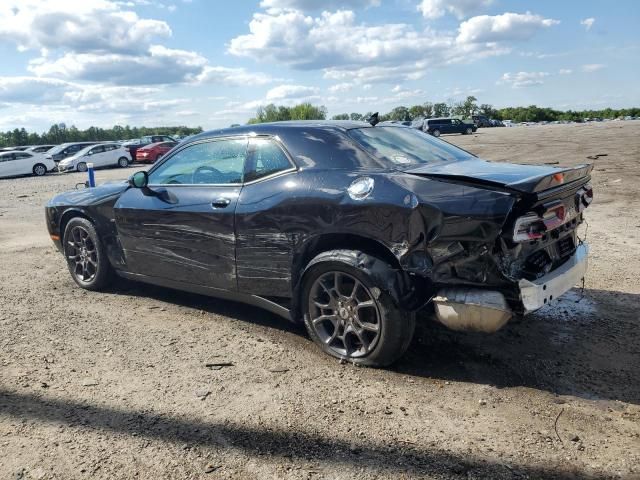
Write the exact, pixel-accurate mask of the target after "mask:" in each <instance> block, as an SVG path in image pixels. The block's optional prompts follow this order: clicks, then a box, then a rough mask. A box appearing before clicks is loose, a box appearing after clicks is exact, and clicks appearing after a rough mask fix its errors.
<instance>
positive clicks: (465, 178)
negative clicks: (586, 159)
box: [406, 158, 593, 193]
mask: <svg viewBox="0 0 640 480" xmlns="http://www.w3.org/2000/svg"><path fill="white" fill-rule="evenodd" d="M592 169H593V165H590V164H584V165H578V166H576V167H567V168H565V167H549V166H546V165H520V164H513V163H494V162H488V161H486V160H482V159H480V158H470V159H467V160H461V161H456V162H447V163H438V164H432V165H422V166H419V167H416V168H410V169H408V170H406V173H410V174H413V175H419V176H423V177H428V178H432V179H434V180H442V181H449V182H458V183H468V184H471V185H474V186H478V187H483V186H484V187H489V188H498V189H501V190H506V191H512V192H518V193H537V192H541V191H543V190H547V189H549V188H553V187H556V186H559V185H562V184H567V183H571V182H573V181H576V180H579V179H582V178H584V177H588V176H589V174H590V173H591V170H592Z"/></svg>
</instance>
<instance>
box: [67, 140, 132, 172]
mask: <svg viewBox="0 0 640 480" xmlns="http://www.w3.org/2000/svg"><path fill="white" fill-rule="evenodd" d="M88 163H93V166H94V167H95V168H100V167H115V166H119V167H128V166H129V164H130V163H131V155H129V152H128V151H127V150H126V149H125V148H123V147H122V146H121V145H119V144H117V143H101V144H98V145H90V146H88V147H85V148H83V149H82V150H80V151H78V153H76V154H74V155H73V156H71V157H69V158H65V159H64V160H62V161H60V163H58V170H60V171H61V172H86V171H87V164H88Z"/></svg>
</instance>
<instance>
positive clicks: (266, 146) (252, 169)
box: [245, 138, 293, 182]
mask: <svg viewBox="0 0 640 480" xmlns="http://www.w3.org/2000/svg"><path fill="white" fill-rule="evenodd" d="M292 167H293V165H291V162H290V161H289V159H288V158H287V156H286V155H285V154H284V152H283V151H282V149H281V148H280V147H279V146H278V144H277V143H276V142H274V141H273V140H270V139H268V138H252V139H251V140H249V154H248V161H247V170H246V174H245V182H251V181H252V180H257V179H259V178H263V177H266V176H268V175H272V174H274V173H278V172H281V171H283V170H287V169H289V168H292Z"/></svg>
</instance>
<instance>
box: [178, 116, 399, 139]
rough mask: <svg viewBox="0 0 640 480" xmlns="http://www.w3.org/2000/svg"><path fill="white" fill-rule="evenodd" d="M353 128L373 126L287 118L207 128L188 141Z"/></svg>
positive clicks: (360, 123) (345, 121)
mask: <svg viewBox="0 0 640 480" xmlns="http://www.w3.org/2000/svg"><path fill="white" fill-rule="evenodd" d="M394 126H395V125H394ZM354 128H373V127H372V126H371V125H370V124H368V123H367V122H356V121H352V120H289V121H285V122H270V123H254V124H251V125H240V126H239V127H230V128H221V129H218V130H209V131H207V132H203V133H200V134H198V135H195V136H193V137H190V138H189V142H191V141H194V140H201V139H205V138H209V137H218V136H225V135H242V134H251V133H255V134H257V135H278V134H279V133H282V132H284V131H291V130H296V129H305V130H313V129H318V130H333V131H343V132H346V131H348V130H352V129H354Z"/></svg>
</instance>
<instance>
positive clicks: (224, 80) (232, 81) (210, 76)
mask: <svg viewBox="0 0 640 480" xmlns="http://www.w3.org/2000/svg"><path fill="white" fill-rule="evenodd" d="M196 81H197V82H198V83H213V84H222V85H230V86H245V85H266V84H268V83H272V82H274V81H275V79H274V78H272V77H271V76H269V75H267V74H266V73H260V72H249V71H247V70H246V69H244V68H229V67H219V66H216V67H214V66H206V67H204V69H203V70H202V73H200V74H199V75H198V76H197V77H196Z"/></svg>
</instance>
